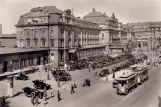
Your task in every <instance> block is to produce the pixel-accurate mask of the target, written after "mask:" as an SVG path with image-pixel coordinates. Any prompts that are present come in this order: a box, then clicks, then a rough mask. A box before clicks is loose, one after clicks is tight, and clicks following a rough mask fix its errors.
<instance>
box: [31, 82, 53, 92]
mask: <svg viewBox="0 0 161 107" xmlns="http://www.w3.org/2000/svg"><path fill="white" fill-rule="evenodd" d="M32 82H33V83H34V87H35V88H36V89H42V90H44V89H46V90H49V89H51V87H50V85H49V84H46V83H45V82H44V81H43V80H34V81H32Z"/></svg>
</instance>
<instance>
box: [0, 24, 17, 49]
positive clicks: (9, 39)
mask: <svg viewBox="0 0 161 107" xmlns="http://www.w3.org/2000/svg"><path fill="white" fill-rule="evenodd" d="M16 38H17V36H16V34H15V33H13V34H2V25H0V47H14V46H15V45H16V40H17V39H16Z"/></svg>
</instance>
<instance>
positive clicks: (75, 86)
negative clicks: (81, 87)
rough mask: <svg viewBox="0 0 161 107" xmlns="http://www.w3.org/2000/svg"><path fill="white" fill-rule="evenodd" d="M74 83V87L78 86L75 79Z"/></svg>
mask: <svg viewBox="0 0 161 107" xmlns="http://www.w3.org/2000/svg"><path fill="white" fill-rule="evenodd" d="M73 85H74V88H77V84H76V82H75V80H74V83H73Z"/></svg>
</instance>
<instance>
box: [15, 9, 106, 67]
mask: <svg viewBox="0 0 161 107" xmlns="http://www.w3.org/2000/svg"><path fill="white" fill-rule="evenodd" d="M16 27H17V44H18V47H23V48H49V47H50V56H51V57H52V59H53V60H52V61H51V62H53V63H54V64H55V66H58V65H59V62H64V63H66V62H67V61H68V60H77V59H81V58H84V57H88V56H93V55H98V54H100V53H101V52H103V51H104V50H105V45H104V44H100V42H99V34H100V28H99V25H98V23H96V22H91V21H87V20H83V19H80V18H79V17H75V16H74V15H73V14H72V12H71V10H69V9H67V10H65V11H62V10H59V9H58V8H56V7H55V6H46V7H38V8H33V9H31V11H30V12H29V13H27V14H25V15H22V16H20V19H19V21H18V23H17V25H16Z"/></svg>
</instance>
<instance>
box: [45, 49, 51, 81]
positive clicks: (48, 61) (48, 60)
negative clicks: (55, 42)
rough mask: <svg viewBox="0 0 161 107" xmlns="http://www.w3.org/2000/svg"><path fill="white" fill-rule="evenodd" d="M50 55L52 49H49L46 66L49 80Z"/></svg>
mask: <svg viewBox="0 0 161 107" xmlns="http://www.w3.org/2000/svg"><path fill="white" fill-rule="evenodd" d="M49 55H50V51H48V58H47V63H48V65H47V67H45V69H46V72H47V80H50V78H49V69H50V66H49V63H50V59H49Z"/></svg>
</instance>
